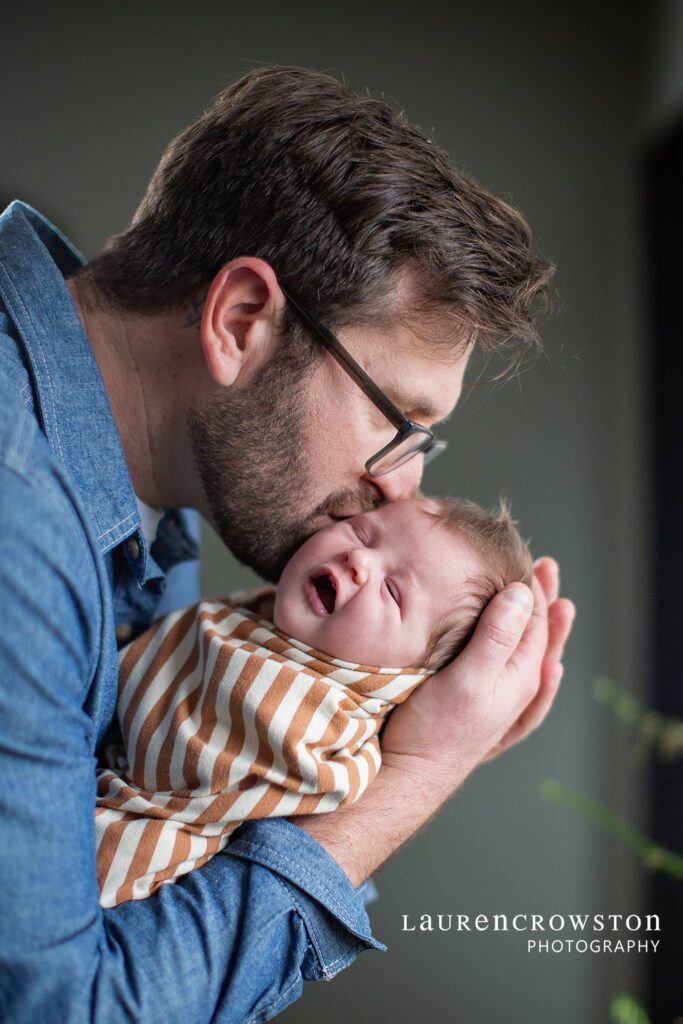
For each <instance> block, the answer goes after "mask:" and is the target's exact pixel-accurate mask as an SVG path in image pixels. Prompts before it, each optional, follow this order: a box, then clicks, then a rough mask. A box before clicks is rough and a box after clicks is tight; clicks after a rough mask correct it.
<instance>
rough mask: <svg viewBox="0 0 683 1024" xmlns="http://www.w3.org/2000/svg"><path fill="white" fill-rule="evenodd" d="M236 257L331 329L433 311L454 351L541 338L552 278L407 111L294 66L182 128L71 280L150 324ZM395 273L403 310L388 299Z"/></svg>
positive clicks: (239, 88)
mask: <svg viewBox="0 0 683 1024" xmlns="http://www.w3.org/2000/svg"><path fill="white" fill-rule="evenodd" d="M237 256H257V257H260V258H261V259H263V260H265V261H266V262H268V263H269V264H270V265H271V266H272V267H273V268H274V270H275V272H276V274H277V275H278V277H279V279H280V280H281V281H282V283H283V284H285V285H286V286H288V287H289V288H290V289H291V290H292V291H293V292H295V293H296V294H298V295H299V297H300V298H301V300H302V301H303V302H304V304H306V305H308V306H309V307H310V309H311V310H312V311H313V312H314V313H316V314H317V316H318V317H319V318H320V319H321V320H322V321H323V322H324V323H327V324H328V325H329V326H331V327H340V326H344V325H349V324H352V323H354V324H359V323H373V322H374V323H380V324H383V325H384V324H391V323H392V322H394V321H396V320H397V319H399V318H401V317H402V316H406V315H408V314H410V316H409V318H410V319H411V320H420V321H424V318H425V317H427V318H429V317H430V316H432V317H434V318H435V320H434V324H436V323H437V322H438V323H439V326H440V330H438V331H436V330H435V331H434V332H432V331H431V330H430V331H429V332H428V333H429V336H430V338H431V336H432V333H433V335H434V337H433V342H434V344H436V345H440V346H441V350H442V352H443V351H444V346H447V347H449V348H450V349H451V351H454V350H455V352H456V354H457V351H459V350H460V348H461V346H462V345H463V343H466V342H469V341H471V340H473V339H474V338H475V337H476V338H477V340H478V342H479V344H480V346H481V348H482V349H483V350H484V351H494V350H495V351H499V350H500V349H501V347H502V348H504V349H505V348H506V347H507V346H508V345H509V344H510V343H511V339H512V338H515V339H518V340H519V341H521V342H522V343H527V345H528V344H536V342H537V335H536V331H535V328H534V313H535V310H536V307H537V304H538V300H539V298H540V297H542V295H543V294H544V292H545V289H546V285H547V283H548V281H549V279H550V276H551V275H552V267H551V265H550V264H548V263H547V262H544V261H543V260H541V259H539V258H537V257H536V256H535V255H534V253H533V250H532V242H531V234H530V230H529V227H528V224H527V222H526V221H525V219H524V218H523V217H522V215H521V214H520V213H519V212H518V211H517V210H515V209H514V208H513V207H512V206H510V205H509V204H508V203H506V202H504V201H503V200H502V199H499V198H497V197H496V196H494V195H492V194H491V193H490V192H487V191H486V190H484V189H482V188H481V187H480V186H479V185H477V183H476V182H475V181H473V180H472V179H471V178H469V177H466V176H464V175H461V174H459V173H457V172H456V171H455V170H454V169H453V168H452V167H451V166H450V164H449V162H448V159H447V157H446V155H445V154H444V153H443V152H442V151H441V150H440V149H439V148H438V147H437V146H436V145H435V144H434V143H433V142H432V141H431V140H430V139H429V138H428V137H427V136H426V135H425V134H424V133H423V132H422V131H421V130H420V129H419V128H417V127H416V126H414V125H412V124H410V123H409V122H408V121H406V120H405V118H404V117H403V115H402V114H399V113H397V112H395V111H394V110H392V109H391V108H390V107H389V106H388V105H387V104H386V103H384V102H383V101H381V100H379V99H375V98H373V97H372V96H370V95H366V94H359V93H355V92H353V91H352V90H351V89H349V88H348V87H347V86H346V85H344V84H342V83H341V82H339V81H337V80H336V79H335V78H332V77H330V76H328V75H325V74H322V73H320V72H318V71H313V70H307V69H303V68H292V67H262V68H257V69H255V70H252V71H250V72H248V73H247V74H245V75H244V76H243V77H241V78H240V79H238V81H236V82H234V83H233V84H232V85H230V86H229V87H228V88H227V89H225V90H224V91H223V92H222V93H221V94H220V95H219V96H218V97H217V99H216V101H215V102H214V104H213V106H212V107H211V108H210V109H209V110H208V111H207V112H206V113H205V114H204V115H203V116H202V117H201V118H200V119H199V120H198V121H197V122H196V123H194V124H192V125H190V126H189V127H188V128H186V129H184V130H183V131H182V132H180V134H179V135H177V136H176V137H175V138H174V139H173V140H172V141H171V142H170V143H169V145H168V147H167V148H166V151H165V152H164V154H163V157H162V159H161V161H160V163H159V166H158V167H157V169H156V171H155V173H154V175H153V177H152V179H151V181H150V183H149V186H148V189H147V192H146V194H145V196H144V198H143V199H142V202H141V203H140V206H139V208H138V210H137V212H136V213H135V216H134V218H133V221H132V223H131V225H130V227H128V228H127V229H126V230H125V231H124V232H122V233H121V234H119V235H116V236H114V237H113V238H111V239H110V240H109V242H108V243H107V244H106V246H105V247H104V249H103V250H102V251H101V252H100V253H99V255H97V256H96V257H95V258H94V259H93V260H92V262H91V263H90V264H89V265H88V266H87V267H86V268H84V269H83V270H81V271H80V275H81V276H84V277H85V279H86V280H88V281H90V282H92V283H94V284H95V285H96V287H97V289H98V292H99V296H100V298H101V299H103V300H104V302H105V303H107V304H110V305H112V306H114V307H117V308H120V309H123V310H127V311H130V312H133V313H138V314H155V313H160V312H164V311H168V310H170V309H172V308H174V307H177V306H179V305H180V304H181V303H182V302H184V301H185V300H186V299H187V298H188V297H189V296H190V295H191V294H192V293H193V292H194V291H195V290H196V289H197V288H198V287H199V286H201V285H205V284H208V282H210V281H211V280H212V278H213V277H214V276H215V274H216V273H217V272H218V270H219V269H220V268H221V266H223V265H224V264H225V263H227V262H228V261H229V260H231V259H233V258H235V257H237ZM411 272H412V273H411ZM401 273H408V275H409V280H410V282H411V284H412V289H411V291H412V294H411V298H410V309H409V310H397V309H395V308H392V304H391V292H392V289H393V288H394V286H395V285H396V284H397V283H398V276H399V275H400V274H401ZM449 327H450V329H449ZM286 329H287V330H294V331H295V332H296V333H298V330H299V329H298V328H296V325H295V323H294V322H293V320H291V319H290V320H288V323H287V324H286ZM522 347H523V346H522ZM514 351H519V346H517V345H516V346H514Z"/></svg>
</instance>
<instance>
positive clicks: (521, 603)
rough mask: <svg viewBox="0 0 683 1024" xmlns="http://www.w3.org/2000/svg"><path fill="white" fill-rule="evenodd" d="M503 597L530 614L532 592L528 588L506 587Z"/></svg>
mask: <svg viewBox="0 0 683 1024" xmlns="http://www.w3.org/2000/svg"><path fill="white" fill-rule="evenodd" d="M503 597H504V598H505V600H506V601H509V602H510V603H511V604H514V605H517V607H518V608H521V609H522V611H525V612H528V611H529V609H530V608H531V591H530V590H527V588H526V587H506V588H505V590H504V591H503Z"/></svg>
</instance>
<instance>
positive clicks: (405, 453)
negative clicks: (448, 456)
mask: <svg viewBox="0 0 683 1024" xmlns="http://www.w3.org/2000/svg"><path fill="white" fill-rule="evenodd" d="M394 441H396V439H394ZM441 443H442V442H440V441H436V442H435V441H434V439H433V438H432V436H431V434H428V433H427V432H426V431H422V430H420V431H415V432H414V433H412V432H411V433H410V434H407V435H406V436H405V437H403V438H401V439H400V440H399V441H397V442H396V443H394V442H392V443H391V444H390V445H387V446H386V448H383V449H382V451H381V452H378V453H377V455H374V456H373V457H372V458H371V459H369V460H368V461H367V462H366V464H365V465H366V469H367V471H368V473H369V474H370V475H371V476H384V475H385V473H391V471H392V470H394V469H398V468H399V466H404V465H405V464H406V462H409V461H410V459H414V458H415V456H416V455H419V454H420V452H425V453H428V455H427V457H430V458H431V457H433V456H432V455H431V451H432V448H433V447H435V446H436V445H437V444H441Z"/></svg>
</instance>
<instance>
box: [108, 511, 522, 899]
mask: <svg viewBox="0 0 683 1024" xmlns="http://www.w3.org/2000/svg"><path fill="white" fill-rule="evenodd" d="M531 573H532V564H531V556H530V554H529V551H528V549H527V547H526V545H525V544H524V542H523V541H522V539H521V537H520V536H519V533H518V532H517V530H516V529H515V526H514V524H513V522H512V520H511V518H510V515H509V512H508V510H507V508H506V507H505V505H504V504H502V505H501V509H500V511H499V513H498V514H497V515H491V514H489V513H487V512H485V511H484V510H483V509H481V508H479V506H477V505H474V504H473V503H472V502H468V501H462V500H457V499H451V498H447V499H439V500H435V499H426V498H416V499H411V500H406V501H399V502H393V503H390V504H387V505H383V506H382V507H380V508H379V509H377V510H375V511H373V512H366V513H363V514H362V515H358V516H354V517H352V518H350V519H346V520H340V521H339V522H335V523H333V524H332V525H330V526H328V527H326V528H325V529H323V530H320V531H319V532H318V533H316V534H314V535H313V536H312V537H310V538H309V539H308V540H307V541H306V542H305V543H304V544H303V545H302V546H301V547H300V548H299V550H298V551H297V552H296V553H295V554H294V555H293V556H292V558H291V559H290V560H289V562H288V563H287V565H286V566H285V569H284V571H283V573H282V576H281V578H280V581H279V584H278V587H277V590H276V592H275V596H274V605H273V607H272V618H273V620H274V624H273V623H272V622H269V621H266V620H264V619H263V618H261V617H260V616H259V614H257V613H256V612H255V611H252V610H250V609H249V608H248V607H243V606H239V607H237V606H236V605H235V604H234V603H228V602H226V601H216V602H206V601H204V602H201V603H200V604H198V605H196V606H193V607H192V608H189V609H186V610H184V611H182V612H176V613H174V614H173V615H170V616H167V617H165V618H163V619H161V620H160V621H159V622H157V623H156V624H155V625H154V626H153V627H152V628H151V629H150V630H148V631H147V632H146V633H145V634H143V635H142V636H141V637H139V638H138V639H137V640H136V641H134V642H133V643H132V644H130V645H129V646H128V647H127V648H126V649H125V650H124V651H122V652H121V659H120V676H119V701H118V707H117V711H118V717H119V722H120V725H121V730H122V735H123V742H124V748H123V750H121V749H119V750H118V751H117V752H116V753H115V755H112V756H111V757H110V763H111V764H112V768H111V769H104V770H102V771H100V772H99V773H98V799H97V808H96V818H95V820H96V838H97V847H98V848H97V857H98V880H99V885H100V891H101V897H100V901H101V903H102V905H103V906H114V905H115V904H117V903H122V902H124V901H126V900H130V899H144V898H145V897H147V896H149V895H151V894H152V893H153V892H155V891H156V889H158V887H159V886H160V885H162V884H163V883H164V882H172V881H175V880H176V879H177V878H179V877H180V876H181V875H183V874H186V873H187V872H188V871H191V870H192V869H193V868H195V867H199V866H200V865H201V864H203V863H205V862H206V861H207V860H208V859H209V858H210V857H212V856H214V855H215V854H216V853H217V852H218V851H219V850H221V849H223V848H224V847H225V846H226V845H227V843H228V840H229V836H230V833H231V832H232V831H234V829H236V828H237V827H238V825H240V824H241V823H242V822H243V821H245V820H246V819H248V818H263V817H269V816H274V815H278V816H290V815H295V814H310V813H313V812H324V811H330V810H334V809H335V808H336V807H340V806H342V805H344V804H345V803H349V802H351V801H353V800H355V799H357V798H358V797H359V796H360V795H361V793H362V792H363V791H364V790H365V789H366V787H367V786H368V784H369V783H370V782H371V781H372V779H373V778H374V777H375V775H376V774H377V771H378V769H379V767H380V748H379V741H378V733H379V730H380V728H381V725H382V723H383V721H384V720H385V719H386V716H387V715H388V714H389V712H390V711H391V710H392V709H393V707H394V706H395V705H396V704H397V703H400V702H401V701H403V700H405V699H406V698H407V697H408V695H409V694H410V693H411V691H412V690H413V689H414V688H415V687H416V686H417V685H419V683H421V682H423V681H424V680H425V679H426V678H427V677H428V676H429V675H430V674H431V673H432V672H434V671H436V670H437V669H438V668H440V667H441V666H443V665H444V664H446V663H447V662H448V661H450V660H451V659H452V658H453V657H455V655H456V654H457V653H458V652H459V651H460V650H461V649H462V647H463V646H464V645H465V643H466V642H467V640H468V639H469V637H470V635H471V633H472V632H473V630H474V627H475V625H476V622H477V619H478V617H479V615H480V614H481V612H482V610H483V608H484V607H485V606H486V604H487V603H488V601H489V600H490V599H491V597H493V595H494V594H495V593H497V592H498V591H499V590H500V589H502V588H503V587H504V586H506V585H507V584H508V583H511V582H514V581H522V582H524V583H527V584H528V583H529V582H530V579H531ZM341 659H343V660H341ZM386 665H400V666H410V667H408V668H405V667H404V668H385V667H382V666H386Z"/></svg>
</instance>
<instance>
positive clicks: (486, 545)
mask: <svg viewBox="0 0 683 1024" xmlns="http://www.w3.org/2000/svg"><path fill="white" fill-rule="evenodd" d="M436 501H437V504H438V506H439V511H438V512H437V513H430V515H433V516H434V520H435V525H436V526H437V527H439V528H443V529H447V530H450V531H451V532H452V533H455V534H457V535H458V536H459V537H462V539H463V540H464V541H465V542H466V544H467V545H468V547H469V548H470V549H471V550H472V551H473V552H474V554H475V555H477V556H478V558H479V559H480V560H481V572H480V573H477V575H476V576H473V577H471V578H470V579H468V580H467V582H466V584H465V589H464V591H463V592H462V593H460V594H459V595H458V598H457V604H456V607H455V608H454V609H453V611H451V612H450V613H449V614H448V615H446V616H445V617H444V619H443V620H442V621H441V622H440V623H438V624H437V626H436V628H435V629H434V631H433V633H432V636H431V639H430V641H429V644H428V647H427V660H426V665H427V666H428V667H429V668H432V669H438V668H441V667H442V666H443V665H446V664H447V663H448V662H449V661H451V660H452V659H453V658H455V657H456V655H458V654H459V653H460V651H461V650H462V649H463V647H464V646H465V644H466V643H467V641H468V640H469V639H470V637H471V636H472V633H473V632H474V629H475V626H476V624H477V621H478V619H479V616H480V615H481V613H482V612H483V610H484V608H485V607H486V605H487V604H488V603H489V601H490V600H491V598H492V597H493V596H494V595H495V594H497V593H498V592H499V591H500V590H502V589H503V587H506V586H507V585H508V584H509V583H526V585H527V586H529V585H530V584H531V577H532V574H533V562H532V558H531V553H530V551H529V548H528V547H527V545H526V544H525V543H524V541H523V540H522V537H521V535H520V533H519V531H518V530H517V527H516V524H515V521H514V520H513V518H512V516H511V515H510V507H509V505H508V503H507V501H506V500H505V498H500V499H499V504H498V508H497V509H494V510H493V511H491V512H487V511H486V509H483V508H481V506H480V505H476V504H475V503H474V502H473V501H467V500H465V499H463V498H439V499H436Z"/></svg>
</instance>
